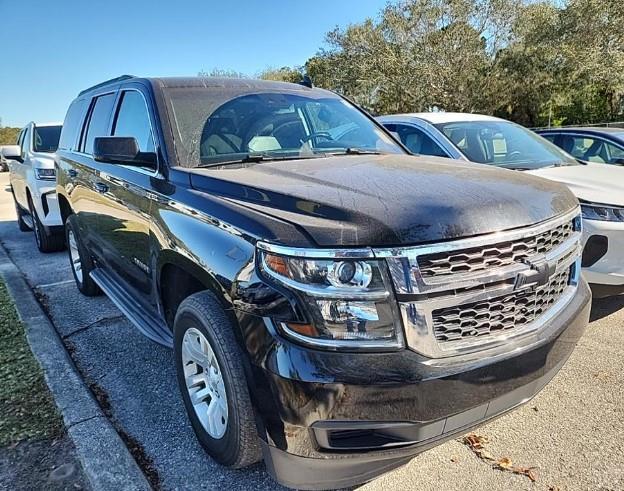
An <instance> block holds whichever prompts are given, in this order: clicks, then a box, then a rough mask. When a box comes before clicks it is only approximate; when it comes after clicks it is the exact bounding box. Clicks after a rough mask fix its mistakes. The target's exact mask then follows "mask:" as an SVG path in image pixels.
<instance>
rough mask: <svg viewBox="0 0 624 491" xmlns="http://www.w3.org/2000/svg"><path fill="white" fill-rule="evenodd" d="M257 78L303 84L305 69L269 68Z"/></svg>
mask: <svg viewBox="0 0 624 491" xmlns="http://www.w3.org/2000/svg"><path fill="white" fill-rule="evenodd" d="M257 77H258V78H261V79H263V80H276V81H278V82H292V83H297V82H301V79H302V78H303V69H302V68H301V67H287V66H284V67H281V68H273V67H267V68H265V69H264V70H262V71H261V72H260V73H259V74H258V75H257Z"/></svg>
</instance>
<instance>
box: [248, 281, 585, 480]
mask: <svg viewBox="0 0 624 491" xmlns="http://www.w3.org/2000/svg"><path fill="white" fill-rule="evenodd" d="M590 301H591V294H590V292H589V289H588V287H587V284H586V283H585V282H581V283H580V284H579V287H578V289H577V291H576V293H575V295H574V297H573V298H572V300H571V301H570V302H569V304H568V305H567V306H566V307H565V308H564V309H563V310H562V311H561V312H560V314H559V315H558V316H556V317H555V318H553V319H551V320H550V321H549V323H548V325H546V326H544V330H545V331H547V332H549V333H550V336H549V337H547V338H542V339H540V340H539V341H538V342H536V343H533V344H531V345H525V346H522V347H517V346H516V345H515V344H514V347H513V349H508V350H507V352H506V354H505V355H504V356H496V357H492V358H490V357H489V356H487V355H483V356H482V357H481V358H475V357H474V356H473V357H472V358H470V359H465V360H459V361H456V362H452V361H448V360H447V361H445V362H444V363H441V364H438V363H437V361H435V363H434V360H431V359H428V358H425V357H423V356H421V355H418V354H417V353H415V352H413V351H410V350H402V351H398V352H395V353H376V354H372V353H367V354H365V353H335V352H333V353H332V352H321V351H316V350H310V349H306V348H303V347H300V346H297V345H294V344H291V343H288V342H287V341H285V340H282V339H280V338H279V337H274V338H273V341H274V342H271V343H266V342H260V340H261V339H262V338H263V336H262V335H260V334H259V333H258V331H256V332H255V334H254V336H253V337H246V340H247V348H248V350H249V352H250V354H251V357H252V367H251V371H252V372H253V373H252V377H253V378H254V380H253V383H252V384H250V387H251V390H252V397H253V399H254V403H255V406H256V410H257V414H258V416H259V427H260V429H261V430H262V431H261V434H262V436H263V440H264V445H263V446H264V457H265V462H266V464H267V468H268V470H269V472H270V473H271V474H272V475H273V476H274V477H275V479H276V480H277V481H278V482H280V483H282V484H284V485H287V486H290V487H296V488H303V489H326V488H332V487H344V486H352V485H356V484H359V483H362V482H366V481H368V480H370V479H373V478H374V477H376V476H378V475H380V474H382V473H384V472H387V471H389V470H392V469H394V468H396V467H398V466H400V465H403V464H405V463H407V462H408V461H409V460H410V459H411V458H413V457H414V456H415V455H416V454H418V453H420V452H422V451H423V450H426V449H428V448H430V447H432V446H435V445H437V444H439V443H441V442H442V441H444V440H447V439H449V438H452V437H453V436H454V435H457V434H460V433H463V432H466V431H467V430H468V429H470V428H472V427H474V426H476V425H478V424H481V423H483V422H484V421H487V420H489V419H491V418H494V417H496V416H499V415H501V414H503V413H505V412H506V411H509V410H510V409H513V408H514V407H516V406H518V405H520V404H523V403H525V402H526V401H528V400H529V399H531V398H532V397H533V396H534V395H535V394H537V393H538V392H539V391H540V390H541V389H542V388H543V387H544V386H545V385H546V384H547V383H548V382H549V381H550V379H551V378H552V377H553V376H554V375H555V374H556V373H557V371H558V370H559V369H560V368H561V366H562V365H563V364H564V363H565V361H566V359H567V358H568V356H569V355H570V353H571V352H572V350H573V349H574V346H575V345H576V343H577V341H578V339H579V338H580V336H581V335H582V333H583V331H584V329H585V327H586V325H587V323H588V318H589V310H590V303H591V302H590ZM265 326H266V328H267V329H268V330H269V331H270V330H271V327H270V323H266V324H265ZM247 327H250V322H248V323H247ZM257 327H259V326H257ZM245 330H246V329H244V331H245ZM247 332H251V330H247ZM273 335H274V333H273ZM265 339H266V338H265Z"/></svg>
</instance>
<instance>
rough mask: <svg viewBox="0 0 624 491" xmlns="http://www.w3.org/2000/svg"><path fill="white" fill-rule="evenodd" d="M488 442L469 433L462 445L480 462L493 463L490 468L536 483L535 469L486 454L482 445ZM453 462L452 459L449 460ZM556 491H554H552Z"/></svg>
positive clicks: (484, 437)
mask: <svg viewBox="0 0 624 491" xmlns="http://www.w3.org/2000/svg"><path fill="white" fill-rule="evenodd" d="M535 409H536V410H537V408H535ZM488 442H489V440H488V438H487V437H486V436H481V435H477V434H476V433H469V434H468V435H466V436H464V438H463V443H464V445H467V446H468V447H470V450H472V451H473V452H474V454H475V455H476V456H477V457H479V458H480V459H481V460H487V461H491V462H493V464H492V467H493V468H494V469H498V470H501V471H508V472H512V473H514V474H520V475H523V476H526V477H528V478H529V479H530V480H531V481H533V482H535V481H537V473H536V472H535V469H536V467H521V466H515V465H513V462H512V461H511V459H510V458H509V457H501V458H499V459H496V458H495V457H494V456H493V455H492V454H491V453H490V452H488V451H487V450H486V449H485V447H484V445H485V444H486V443H488ZM451 461H452V462H454V460H453V459H451ZM552 491H556V490H552Z"/></svg>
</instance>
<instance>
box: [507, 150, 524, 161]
mask: <svg viewBox="0 0 624 491" xmlns="http://www.w3.org/2000/svg"><path fill="white" fill-rule="evenodd" d="M520 156H522V152H521V151H520V150H514V151H513V152H511V153H510V154H509V155H507V158H508V159H513V158H515V157H520Z"/></svg>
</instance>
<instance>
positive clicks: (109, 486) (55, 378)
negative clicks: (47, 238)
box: [0, 247, 151, 491]
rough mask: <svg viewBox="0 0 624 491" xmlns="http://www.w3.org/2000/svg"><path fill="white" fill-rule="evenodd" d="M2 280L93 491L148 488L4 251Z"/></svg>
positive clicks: (0, 258)
mask: <svg viewBox="0 0 624 491" xmlns="http://www.w3.org/2000/svg"><path fill="white" fill-rule="evenodd" d="M0 276H2V278H3V279H4V282H5V284H6V286H7V289H8V291H9V294H10V295H11V297H12V298H13V302H14V303H15V307H16V310H17V312H18V314H19V317H20V319H21V320H22V322H23V323H24V327H25V330H26V337H27V339H28V344H29V345H30V349H31V351H32V352H33V354H34V355H35V358H37V360H38V362H39V364H40V365H41V368H42V369H43V372H44V375H45V380H46V382H47V384H48V387H49V388H50V392H52V395H53V396H54V400H55V402H56V405H57V406H58V408H59V411H60V412H61V414H62V416H63V420H64V422H65V428H66V429H67V433H68V434H69V436H70V438H71V439H72V441H73V443H74V446H75V447H76V452H77V454H78V457H79V458H80V462H81V463H82V467H83V469H84V472H85V474H86V476H87V477H88V479H89V483H90V484H91V487H92V488H93V490H95V491H108V490H111V491H113V490H115V491H117V490H132V491H135V490H136V491H142V490H150V489H151V487H150V485H149V483H148V481H147V479H146V478H145V475H144V474H143V472H142V471H141V469H140V468H139V466H138V464H137V463H136V461H135V460H134V459H133V458H132V455H131V454H130V452H129V451H128V448H127V447H126V445H125V444H124V442H123V440H122V439H121V437H120V436H119V435H118V434H117V432H116V431H115V429H114V428H113V426H112V424H111V423H110V421H109V420H108V418H107V417H106V416H105V415H104V413H103V412H102V409H101V408H100V406H99V405H98V403H97V402H96V400H95V399H94V397H93V395H92V394H91V391H90V390H89V388H88V387H87V386H86V385H85V383H84V381H83V380H82V378H81V377H80V374H79V373H78V371H77V369H76V367H75V365H74V362H73V361H72V359H71V358H70V356H69V354H68V353H67V350H66V349H65V346H64V344H63V342H62V341H61V338H60V337H59V335H58V333H57V332H56V329H55V328H54V326H53V325H52V323H51V322H50V321H49V319H48V317H47V316H46V314H45V312H44V311H43V309H42V308H41V306H40V305H39V302H37V299H36V298H35V296H34V294H33V292H32V290H31V289H30V287H29V286H28V285H27V283H26V280H25V279H24V277H23V275H22V274H21V272H20V271H19V270H18V268H17V266H15V264H14V263H13V261H11V259H10V257H9V256H8V255H7V253H6V251H5V250H4V248H3V247H0Z"/></svg>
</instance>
